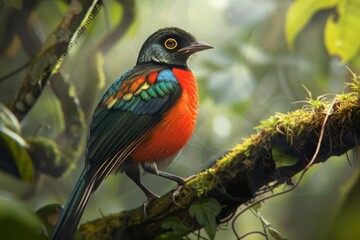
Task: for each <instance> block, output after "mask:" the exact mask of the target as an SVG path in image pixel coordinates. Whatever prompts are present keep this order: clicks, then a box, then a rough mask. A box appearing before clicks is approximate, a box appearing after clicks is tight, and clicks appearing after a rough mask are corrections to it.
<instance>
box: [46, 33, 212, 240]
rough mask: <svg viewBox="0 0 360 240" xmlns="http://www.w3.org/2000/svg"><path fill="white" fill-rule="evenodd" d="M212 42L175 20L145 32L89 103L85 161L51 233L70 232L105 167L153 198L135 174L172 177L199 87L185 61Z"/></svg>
mask: <svg viewBox="0 0 360 240" xmlns="http://www.w3.org/2000/svg"><path fill="white" fill-rule="evenodd" d="M210 48H213V47H212V46H211V45H209V44H207V43H205V42H200V41H197V40H196V38H195V37H194V36H193V35H192V34H190V33H188V32H186V31H185V30H182V29H180V28H177V27H166V28H162V29H159V30H158V31H156V32H154V33H153V34H151V35H150V36H149V37H148V38H147V39H146V40H145V42H144V43H143V45H142V47H141V49H140V52H139V55H138V58H137V61H136V65H135V66H134V67H132V68H131V69H129V70H128V71H126V72H125V73H124V74H123V75H121V76H120V77H119V78H118V79H116V80H115V82H114V83H113V84H112V85H111V86H110V87H109V89H108V90H107V91H106V92H105V94H104V95H103V97H102V98H101V100H100V102H99V103H98V105H97V106H96V107H95V110H94V113H93V116H92V119H91V122H90V127H89V133H88V138H87V145H86V153H85V166H84V169H83V171H82V174H81V175H80V177H79V179H78V181H77V183H76V185H75V187H74V189H73V191H72V193H71V195H70V197H69V199H68V201H67V203H66V204H65V206H64V209H63V210H62V213H61V215H60V218H59V220H58V221H57V224H56V226H55V229H54V231H53V233H52V235H51V238H50V239H52V240H59V239H73V237H74V234H75V232H76V229H77V225H78V224H79V222H80V218H81V216H82V214H83V212H84V209H85V206H86V204H87V202H88V199H89V197H90V195H91V194H92V193H93V192H94V191H95V190H96V189H97V188H98V187H99V185H100V183H101V182H102V181H103V180H104V179H105V178H106V177H107V176H108V175H109V174H111V173H119V172H120V173H125V174H126V175H127V176H128V177H129V178H130V179H131V180H132V181H133V182H135V183H136V184H137V185H138V186H139V188H140V189H141V190H142V191H143V192H144V194H145V195H146V197H147V200H146V201H145V203H144V204H148V203H149V202H151V201H152V200H154V199H156V198H158V196H157V195H156V194H154V193H153V192H152V191H150V190H149V189H147V188H146V187H145V186H144V185H143V183H142V181H141V179H140V167H142V168H143V170H144V172H148V173H151V174H155V175H158V176H161V177H164V178H167V179H170V180H173V181H175V182H176V183H177V184H178V186H182V185H184V184H185V183H186V180H187V179H184V178H182V177H179V176H176V175H174V174H171V173H168V172H165V171H163V170H164V169H165V168H166V167H167V166H168V165H169V164H170V163H171V162H172V160H173V159H174V158H175V157H176V156H177V154H178V153H179V152H180V150H181V149H182V148H183V147H184V146H185V145H186V143H187V142H188V140H189V139H190V137H191V135H192V133H193V131H194V129H195V124H196V118H197V112H198V105H199V104H198V86H197V82H196V80H195V77H194V74H193V72H192V71H191V70H190V68H189V65H188V60H189V58H190V56H192V55H193V54H194V53H196V52H199V51H203V50H206V49H210Z"/></svg>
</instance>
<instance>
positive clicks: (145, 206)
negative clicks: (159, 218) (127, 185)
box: [142, 194, 159, 219]
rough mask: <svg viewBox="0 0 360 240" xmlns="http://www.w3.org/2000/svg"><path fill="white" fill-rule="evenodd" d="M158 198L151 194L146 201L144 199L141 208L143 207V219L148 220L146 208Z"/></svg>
mask: <svg viewBox="0 0 360 240" xmlns="http://www.w3.org/2000/svg"><path fill="white" fill-rule="evenodd" d="M158 198H159V196H158V195H156V194H153V195H151V196H149V197H148V199H146V201H145V202H144V203H143V206H142V207H143V213H144V216H145V219H148V215H147V207H148V206H149V204H150V203H151V202H152V201H154V200H156V199H158Z"/></svg>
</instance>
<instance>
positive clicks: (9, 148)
mask: <svg viewBox="0 0 360 240" xmlns="http://www.w3.org/2000/svg"><path fill="white" fill-rule="evenodd" d="M19 133H20V124H19V122H18V121H17V119H16V118H15V116H14V115H13V114H12V113H11V112H10V111H9V110H8V109H7V108H6V107H5V106H4V105H0V150H1V152H2V153H3V154H2V159H1V163H0V169H1V170H3V171H6V172H8V173H10V174H12V175H14V176H16V177H19V178H21V179H22V180H24V181H25V182H28V183H30V182H32V180H33V176H34V166H33V164H32V161H31V158H30V156H29V154H28V152H27V150H26V148H27V144H26V142H25V140H24V139H23V138H22V137H21V136H20V135H19Z"/></svg>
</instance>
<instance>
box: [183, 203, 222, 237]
mask: <svg viewBox="0 0 360 240" xmlns="http://www.w3.org/2000/svg"><path fill="white" fill-rule="evenodd" d="M220 212H221V205H220V203H219V202H218V201H216V199H214V198H205V199H201V200H198V201H195V202H193V203H192V204H191V206H190V208H189V214H190V216H191V217H195V218H196V221H197V222H198V223H199V224H200V225H203V226H204V228H205V231H206V233H207V235H208V236H209V237H210V239H214V238H215V233H216V227H217V224H216V216H217V215H218V214H219V213H220Z"/></svg>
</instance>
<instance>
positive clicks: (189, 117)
mask: <svg viewBox="0 0 360 240" xmlns="http://www.w3.org/2000/svg"><path fill="white" fill-rule="evenodd" d="M173 72H174V75H175V77H176V79H177V80H178V81H179V84H180V86H181V88H182V94H181V96H180V97H179V98H178V99H177V101H176V102H175V104H174V105H173V106H172V107H171V108H170V109H169V110H168V111H167V112H166V113H165V114H164V116H163V118H162V120H161V121H160V122H159V123H158V124H157V125H156V126H155V127H154V128H153V129H152V130H151V131H150V133H149V134H148V136H147V137H146V138H145V139H144V140H143V141H142V142H141V143H140V144H139V146H138V147H137V148H136V149H135V150H134V152H133V153H132V154H131V158H132V159H133V161H136V162H146V161H154V160H161V159H164V158H166V157H170V156H172V155H175V154H176V153H178V152H179V151H180V150H181V149H182V148H183V147H184V146H185V144H186V143H187V142H188V141H189V139H190V137H191V135H192V133H193V132H194V129H195V124H196V118H197V111H198V90H197V83H196V81H195V79H194V76H193V74H192V72H191V71H189V70H183V69H173Z"/></svg>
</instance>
